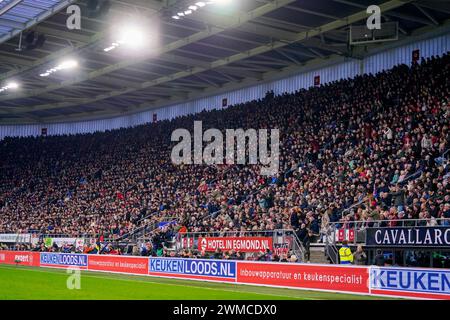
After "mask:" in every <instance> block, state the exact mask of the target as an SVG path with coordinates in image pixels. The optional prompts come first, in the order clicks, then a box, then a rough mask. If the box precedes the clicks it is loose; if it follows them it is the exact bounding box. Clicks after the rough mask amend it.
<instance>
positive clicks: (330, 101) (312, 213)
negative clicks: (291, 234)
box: [0, 54, 450, 255]
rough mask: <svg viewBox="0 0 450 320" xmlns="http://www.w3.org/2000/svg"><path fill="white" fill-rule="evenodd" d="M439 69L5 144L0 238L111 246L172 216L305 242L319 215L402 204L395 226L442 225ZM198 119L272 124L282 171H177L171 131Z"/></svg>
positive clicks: (359, 213) (157, 241)
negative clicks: (55, 238) (52, 236)
mask: <svg viewBox="0 0 450 320" xmlns="http://www.w3.org/2000/svg"><path fill="white" fill-rule="evenodd" d="M449 65H450V55H449V54H445V55H443V56H442V57H440V58H437V57H432V58H428V59H423V60H422V61H421V63H420V64H418V65H417V66H414V67H409V66H407V65H398V66H395V67H394V68H392V69H391V70H385V71H383V72H379V73H377V74H364V75H358V76H356V77H355V78H354V79H342V80H339V81H334V82H331V83H328V84H325V85H321V86H320V87H314V88H310V89H308V90H306V89H300V90H298V91H296V92H293V93H289V94H288V93H284V94H280V95H274V94H269V95H268V97H271V98H270V99H268V98H266V99H259V100H255V101H250V102H247V103H243V104H239V105H235V106H231V107H229V108H227V109H223V110H222V109H221V110H212V111H204V112H201V113H198V114H195V115H188V116H183V117H177V118H175V119H173V120H170V121H169V120H164V121H159V122H157V123H152V124H146V125H142V126H137V127H134V128H127V129H125V128H124V129H118V130H111V131H107V132H97V133H94V134H78V135H73V136H67V135H65V136H50V137H35V138H6V139H4V140H3V141H1V142H0V154H1V155H2V157H1V158H0V167H1V168H2V174H1V175H0V232H4V233H27V232H37V233H41V234H49V233H57V234H61V235H66V236H70V237H74V236H78V235H81V236H82V235H86V236H87V237H91V238H95V239H98V238H99V237H100V236H101V235H103V236H104V239H105V240H114V239H119V238H123V239H126V238H127V237H128V235H129V234H130V233H133V232H138V231H139V230H142V229H141V228H143V227H146V228H147V230H148V231H151V230H155V226H158V224H159V223H160V222H167V221H171V220H175V221H176V222H177V226H178V227H182V228H183V229H182V230H183V232H186V231H187V232H208V233H213V234H216V233H218V234H220V233H221V232H222V231H223V230H225V229H226V228H227V229H228V230H230V231H231V230H233V231H240V232H242V233H245V232H246V233H254V234H258V232H262V231H265V232H270V231H272V230H275V229H294V228H297V226H303V225H304V227H301V228H300V230H301V235H302V239H304V238H305V237H306V235H307V234H308V232H309V231H312V233H313V235H317V234H318V233H319V231H320V227H319V226H322V219H323V218H324V216H325V214H326V212H327V210H329V211H328V212H327V214H328V216H329V218H330V222H338V223H339V225H340V226H342V227H344V228H350V227H354V226H355V225H358V224H359V223H361V224H362V223H366V224H368V223H370V221H373V220H378V219H383V221H384V222H383V223H384V224H385V225H386V226H394V225H395V224H396V223H395V220H396V219H398V218H399V214H400V215H403V214H401V212H404V216H402V219H403V220H407V219H417V218H423V219H428V218H429V217H431V216H433V217H435V218H436V217H444V218H445V219H447V220H444V221H443V222H440V221H439V222H438V223H439V224H442V223H444V224H447V223H448V219H449V218H447V217H448V208H447V209H441V205H442V204H443V203H439V202H438V201H440V199H442V198H444V197H445V196H447V195H448V194H449V193H450V184H449V183H448V180H449V178H450V172H449V166H448V160H447V159H448V156H449V154H450V153H446V154H445V155H444V153H445V151H446V150H448V149H449V148H450V144H449V143H450V135H449V125H448V124H449V123H450V121H449V117H450V109H449V107H450V105H449V98H450V92H449V87H448V79H449V78H450V69H449V67H448V66H449ZM194 120H200V121H203V128H204V130H207V129H209V128H218V129H221V130H222V131H225V130H226V129H231V128H235V129H237V128H242V129H244V130H246V129H249V128H277V129H279V130H280V171H279V173H278V174H277V175H275V176H272V177H264V176H261V175H260V171H259V169H260V168H259V166H257V165H235V166H230V165H213V166H209V165H174V164H173V163H172V162H171V157H170V153H171V149H172V147H173V146H174V144H173V143H172V142H171V139H170V135H171V132H172V131H173V130H175V129H178V128H188V129H191V130H192V128H193V122H194ZM435 159H438V160H437V161H435ZM391 182H393V183H394V185H393V187H392V188H391V189H390V188H389V186H390V185H391ZM448 202H449V200H448V199H447V200H446V201H445V203H448ZM356 204H358V205H356ZM352 205H354V206H353V207H352V210H353V211H351V210H346V209H348V208H350V206H352ZM359 209H361V210H359ZM363 210H365V212H363ZM351 212H353V213H351ZM369 218H370V219H372V220H369ZM325 219H326V218H325ZM424 221H425V224H426V220H424ZM436 221H438V220H436ZM302 229H306V230H302ZM171 230H172V231H173V232H172V234H171V235H170V237H172V236H173V235H174V234H175V233H176V229H175V228H174V229H171ZM259 234H261V233H259ZM299 238H300V236H299ZM302 239H301V240H302ZM167 241H168V240H167V237H165V235H164V234H163V233H162V232H161V231H154V235H153V237H152V242H153V245H154V247H153V248H150V249H146V250H145V255H150V254H155V253H156V252H158V253H159V254H162V252H163V247H164V244H167ZM41 250H49V249H48V248H45V246H44V248H41Z"/></svg>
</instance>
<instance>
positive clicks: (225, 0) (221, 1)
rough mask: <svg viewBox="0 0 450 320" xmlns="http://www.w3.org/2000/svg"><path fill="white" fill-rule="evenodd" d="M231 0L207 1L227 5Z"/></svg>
mask: <svg viewBox="0 0 450 320" xmlns="http://www.w3.org/2000/svg"><path fill="white" fill-rule="evenodd" d="M231 1H232V0H211V1H208V2H211V3H214V4H219V5H227V4H230V3H231Z"/></svg>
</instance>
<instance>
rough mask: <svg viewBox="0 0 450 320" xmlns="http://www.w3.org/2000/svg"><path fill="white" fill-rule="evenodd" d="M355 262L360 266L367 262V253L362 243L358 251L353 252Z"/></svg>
mask: <svg viewBox="0 0 450 320" xmlns="http://www.w3.org/2000/svg"><path fill="white" fill-rule="evenodd" d="M353 263H354V264H356V265H360V266H363V265H366V264H367V255H366V253H365V252H364V250H363V247H362V246H361V245H358V247H357V248H356V251H355V252H354V253H353Z"/></svg>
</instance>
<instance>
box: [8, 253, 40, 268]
mask: <svg viewBox="0 0 450 320" xmlns="http://www.w3.org/2000/svg"><path fill="white" fill-rule="evenodd" d="M0 263H5V264H19V265H22V266H34V267H39V266H40V259H39V252H27V251H0Z"/></svg>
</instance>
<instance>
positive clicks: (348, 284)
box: [0, 251, 450, 300]
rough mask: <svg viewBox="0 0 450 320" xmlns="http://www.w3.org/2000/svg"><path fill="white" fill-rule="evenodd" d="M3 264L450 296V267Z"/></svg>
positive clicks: (33, 255)
mask: <svg viewBox="0 0 450 320" xmlns="http://www.w3.org/2000/svg"><path fill="white" fill-rule="evenodd" d="M0 264H21V265H25V266H34V267H50V268H69V267H77V268H80V269H83V270H90V271H100V272H111V273H125V274H135V275H148V276H154V277H165V278H180V279H189V280H201V281H215V282H227V283H235V284H250V285H258V286H269V287H283V288H293V289H302V290H315V291H330V292H339V293H350V294H363V295H376V296H393V297H407V298H411V297H412V298H420V299H446V300H450V269H420V268H399V267H374V266H370V267H368V266H339V265H319V264H294V263H292V264H289V263H278V262H250V261H232V260H210V259H183V258H162V257H133V256H113V255H85V254H69V253H49V252H19V251H0Z"/></svg>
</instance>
